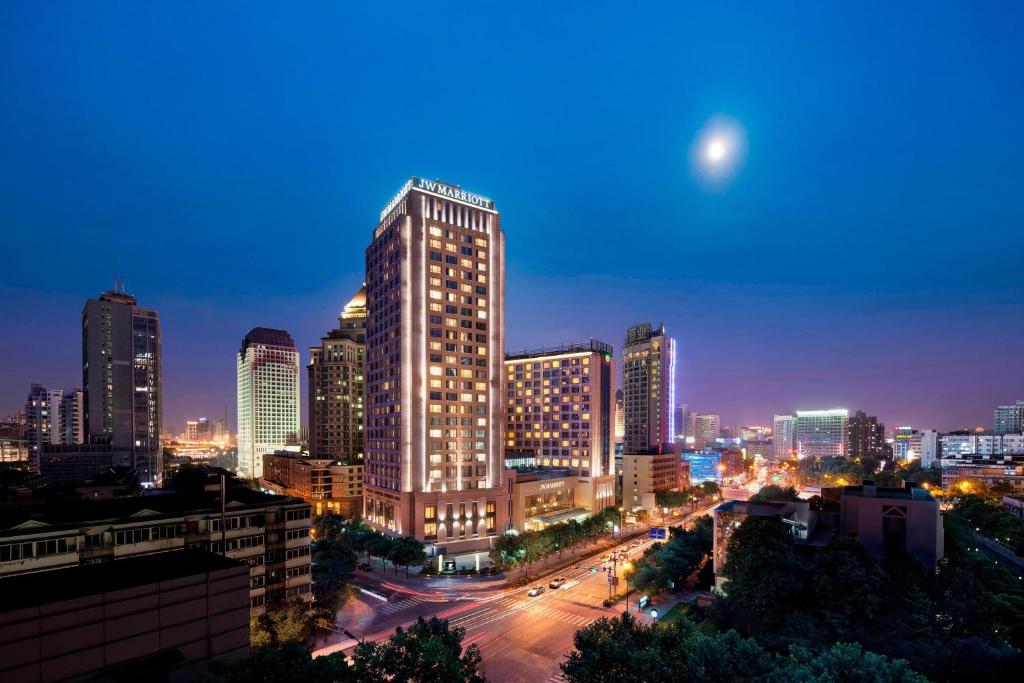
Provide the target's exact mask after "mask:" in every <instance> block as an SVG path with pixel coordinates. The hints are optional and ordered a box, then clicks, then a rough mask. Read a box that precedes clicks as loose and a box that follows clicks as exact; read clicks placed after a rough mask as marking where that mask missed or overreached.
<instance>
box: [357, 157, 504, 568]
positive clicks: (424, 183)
mask: <svg viewBox="0 0 1024 683" xmlns="http://www.w3.org/2000/svg"><path fill="white" fill-rule="evenodd" d="M366 312H367V326H366V375H365V386H366V452H365V463H366V464H365V480H364V487H363V490H364V498H365V508H364V515H363V517H364V519H365V520H366V521H367V522H368V523H369V524H370V525H371V526H373V527H374V528H376V529H379V530H381V531H384V532H386V533H390V534H400V535H410V536H415V537H416V538H418V539H420V540H423V541H424V542H426V543H427V544H428V545H430V544H432V545H435V546H439V547H441V548H442V549H444V551H445V552H447V553H456V554H457V553H461V552H468V551H474V550H480V549H487V548H490V547H491V545H492V543H493V540H494V538H495V536H496V535H497V534H499V533H501V532H502V531H503V530H504V528H505V526H506V520H505V519H504V517H505V510H506V504H505V500H504V497H505V495H506V493H505V490H504V487H503V486H502V477H503V472H504V468H503V461H502V457H503V455H502V452H503V436H504V427H505V410H504V368H503V362H504V349H505V234H504V232H503V231H502V229H501V218H500V216H499V214H498V212H497V210H496V209H495V207H494V201H493V200H491V199H488V198H486V197H483V196H481V195H478V194H474V193H472V192H467V191H465V190H463V189H462V188H460V187H458V186H456V185H449V184H447V183H443V182H440V181H433V180H427V179H425V178H416V177H414V178H411V179H410V180H409V181H408V182H406V183H405V184H404V185H403V186H402V188H401V189H400V190H399V192H398V194H397V195H396V196H395V197H394V198H393V199H392V200H391V201H390V202H389V203H388V204H387V206H385V207H384V209H383V210H382V211H381V213H380V222H379V223H378V225H377V227H376V229H375V230H374V232H373V240H372V242H371V243H370V246H369V247H367V249H366Z"/></svg>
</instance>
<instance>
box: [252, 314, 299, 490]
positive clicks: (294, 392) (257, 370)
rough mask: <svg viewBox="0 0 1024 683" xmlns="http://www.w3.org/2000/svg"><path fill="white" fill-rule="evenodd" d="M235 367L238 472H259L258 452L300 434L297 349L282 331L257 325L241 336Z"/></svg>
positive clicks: (276, 447)
mask: <svg viewBox="0 0 1024 683" xmlns="http://www.w3.org/2000/svg"><path fill="white" fill-rule="evenodd" d="M237 369H238V474H239V475H241V476H243V477H249V478H253V479H257V478H259V477H262V476H263V455H264V454H265V453H273V452H274V451H276V450H279V449H282V448H284V447H285V446H286V445H287V444H288V442H289V440H293V439H295V438H296V437H297V436H298V432H299V351H298V349H296V348H295V342H294V341H293V340H292V337H291V335H290V334H288V333H287V332H285V331H284V330H272V329H269V328H266V327H256V328H254V329H252V330H250V331H249V334H247V335H245V338H244V339H243V340H242V348H241V349H240V350H239V351H238V356H237Z"/></svg>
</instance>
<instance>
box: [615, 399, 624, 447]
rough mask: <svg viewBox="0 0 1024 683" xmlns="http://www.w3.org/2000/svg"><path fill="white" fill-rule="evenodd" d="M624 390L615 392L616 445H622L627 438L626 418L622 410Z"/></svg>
mask: <svg viewBox="0 0 1024 683" xmlns="http://www.w3.org/2000/svg"><path fill="white" fill-rule="evenodd" d="M622 402H623V397H622V389H616V390H615V443H622V440H623V439H624V438H625V437H626V417H625V415H624V413H623V409H622Z"/></svg>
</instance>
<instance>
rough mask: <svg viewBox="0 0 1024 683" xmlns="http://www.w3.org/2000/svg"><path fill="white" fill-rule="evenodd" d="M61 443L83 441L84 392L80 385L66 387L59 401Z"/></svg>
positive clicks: (77, 443) (75, 443)
mask: <svg viewBox="0 0 1024 683" xmlns="http://www.w3.org/2000/svg"><path fill="white" fill-rule="evenodd" d="M60 434H61V443H63V444H68V445H79V444H83V443H85V392H84V391H83V390H82V388H81V387H76V388H74V389H68V390H67V391H65V392H64V395H63V397H62V398H61V402H60Z"/></svg>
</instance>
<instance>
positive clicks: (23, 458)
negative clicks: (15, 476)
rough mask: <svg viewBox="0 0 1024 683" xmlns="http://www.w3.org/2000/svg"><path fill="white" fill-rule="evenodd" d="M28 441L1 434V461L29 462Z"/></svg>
mask: <svg viewBox="0 0 1024 683" xmlns="http://www.w3.org/2000/svg"><path fill="white" fill-rule="evenodd" d="M27 461H28V441H26V440H25V439H21V438H14V437H6V436H0V462H27Z"/></svg>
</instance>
